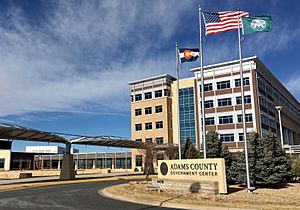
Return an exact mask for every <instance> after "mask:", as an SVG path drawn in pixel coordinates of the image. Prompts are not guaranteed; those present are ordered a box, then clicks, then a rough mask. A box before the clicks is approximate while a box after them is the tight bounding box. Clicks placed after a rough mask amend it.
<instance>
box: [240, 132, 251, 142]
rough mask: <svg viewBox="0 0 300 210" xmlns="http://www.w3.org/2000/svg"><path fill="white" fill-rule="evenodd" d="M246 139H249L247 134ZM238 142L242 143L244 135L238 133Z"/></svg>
mask: <svg viewBox="0 0 300 210" xmlns="http://www.w3.org/2000/svg"><path fill="white" fill-rule="evenodd" d="M247 139H249V133H247ZM239 141H244V134H243V133H239Z"/></svg>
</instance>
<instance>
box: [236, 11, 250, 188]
mask: <svg viewBox="0 0 300 210" xmlns="http://www.w3.org/2000/svg"><path fill="white" fill-rule="evenodd" d="M240 21H241V17H240V14H239V15H238V40H239V56H240V76H241V100H242V119H243V137H244V148H245V161H246V174H247V189H248V192H250V191H251V185H250V175H249V162H248V145H247V128H246V119H245V118H246V117H245V101H244V78H243V63H242V45H241V30H240Z"/></svg>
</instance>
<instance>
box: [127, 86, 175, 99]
mask: <svg viewBox="0 0 300 210" xmlns="http://www.w3.org/2000/svg"><path fill="white" fill-rule="evenodd" d="M170 95H171V92H170V90H168V89H164V90H156V91H154V94H153V92H146V93H144V99H145V100H148V99H152V98H160V97H163V96H170ZM133 99H134V101H141V100H143V95H142V94H141V93H140V94H136V95H134V97H133V95H131V101H132V102H133Z"/></svg>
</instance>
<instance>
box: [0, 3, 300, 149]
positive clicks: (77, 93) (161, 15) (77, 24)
mask: <svg viewBox="0 0 300 210" xmlns="http://www.w3.org/2000/svg"><path fill="white" fill-rule="evenodd" d="M199 4H201V5H202V8H203V10H204V11H225V10H235V9H240V10H244V11H249V12H250V15H264V14H268V15H271V16H272V17H273V31H272V32H270V33H258V34H254V35H249V36H247V37H245V39H244V41H243V57H247V56H252V55H257V56H258V57H259V58H260V59H261V60H262V61H263V62H264V63H265V64H266V66H267V67H269V69H270V70H271V71H272V72H273V73H274V75H275V76H276V77H277V78H278V79H279V80H280V81H281V82H282V83H283V84H284V85H285V86H286V87H287V88H288V89H289V90H290V91H291V92H292V93H293V94H294V95H295V97H296V98H297V99H298V100H299V99H300V82H299V81H300V62H299V58H300V50H299V46H300V39H299V38H298V37H299V36H300V21H299V15H298V12H299V11H300V2H299V1H294V0H285V1H279V0H272V1H264V0H260V1H242V0H239V1H238V0H230V1H224V0H214V1H204V0H202V1H200V0H187V1H182V0H173V1H168V0H153V1H147V0H127V1H121V0H99V1H82V2H81V1H37V0H34V1H33V0H19V1H5V0H3V1H0V43H1V44H0V74H1V76H0V90H1V91H0V98H1V108H0V122H4V123H13V124H19V125H22V126H27V127H32V128H36V129H41V130H46V131H56V132H66V133H74V134H82V135H118V136H122V137H127V138H130V97H129V94H130V87H129V85H128V82H129V81H133V80H137V79H142V78H145V77H149V76H155V75H158V74H163V73H169V74H171V75H175V74H174V72H175V43H176V41H177V42H179V46H182V47H198V45H199V28H198V25H199V23H198V5H199ZM237 49H238V48H237V33H236V31H233V32H228V33H223V34H219V35H213V36H209V37H204V53H205V54H204V63H205V64H213V63H217V62H224V61H229V60H232V59H238V51H237ZM198 65H199V63H198V62H195V63H193V64H189V65H185V66H183V67H182V71H181V77H189V76H193V75H192V74H191V73H190V72H189V71H188V69H189V68H190V67H196V66H198ZM25 144H28V145H33V143H32V142H29V143H28V142H27V143H26V142H19V143H17V142H14V144H13V149H14V150H15V151H23V150H24V145H25ZM79 149H80V150H81V151H83V152H84V151H104V150H108V149H107V148H100V147H97V148H95V147H79ZM108 151H115V150H114V149H111V148H110V149H109V150H108Z"/></svg>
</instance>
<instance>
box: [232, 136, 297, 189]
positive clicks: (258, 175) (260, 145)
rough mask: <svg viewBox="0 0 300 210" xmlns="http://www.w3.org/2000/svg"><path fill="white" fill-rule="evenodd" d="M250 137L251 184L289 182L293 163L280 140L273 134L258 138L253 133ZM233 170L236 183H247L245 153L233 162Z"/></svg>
mask: <svg viewBox="0 0 300 210" xmlns="http://www.w3.org/2000/svg"><path fill="white" fill-rule="evenodd" d="M248 139H249V143H248V163H249V174H250V181H251V185H252V186H255V185H257V184H262V185H276V184H279V183H287V182H288V181H289V180H290V177H291V163H290V161H289V158H288V157H287V156H286V154H285V152H284V150H283V149H282V148H281V144H280V141H279V140H278V139H277V138H276V137H274V135H272V134H269V135H268V136H266V137H262V138H258V135H257V134H254V133H252V134H250V136H249V137H248ZM231 172H232V177H233V180H234V181H235V182H236V183H240V184H245V183H246V163H245V153H241V154H240V155H239V156H238V159H237V161H236V162H234V163H233V164H232V167H231Z"/></svg>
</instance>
